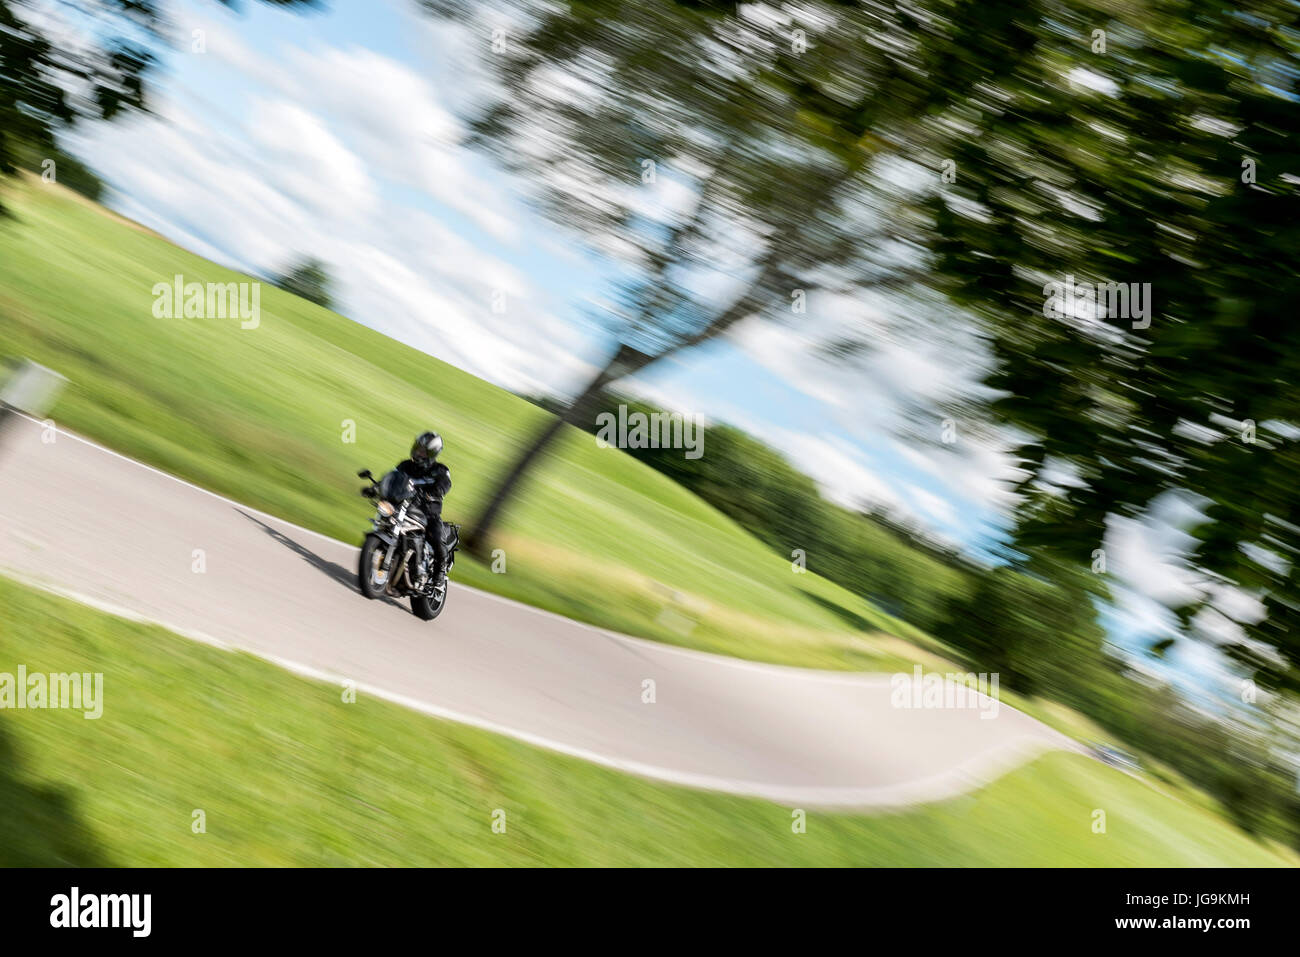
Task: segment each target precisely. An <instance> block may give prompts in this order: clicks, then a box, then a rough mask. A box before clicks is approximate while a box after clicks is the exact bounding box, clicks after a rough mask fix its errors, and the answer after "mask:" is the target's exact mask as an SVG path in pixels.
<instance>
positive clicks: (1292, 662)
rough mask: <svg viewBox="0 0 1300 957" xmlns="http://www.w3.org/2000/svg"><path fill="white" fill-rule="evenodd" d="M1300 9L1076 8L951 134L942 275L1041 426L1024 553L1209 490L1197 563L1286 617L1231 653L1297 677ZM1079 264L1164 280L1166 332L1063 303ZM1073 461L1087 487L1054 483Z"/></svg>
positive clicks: (999, 373)
mask: <svg viewBox="0 0 1300 957" xmlns="http://www.w3.org/2000/svg"><path fill="white" fill-rule="evenodd" d="M1298 28H1300V8H1297V7H1296V5H1295V4H1293V3H1287V2H1275V0H1249V2H1246V3H1244V4H1231V5H1224V4H1220V3H1214V2H1203V0H1177V2H1173V3H1168V4H1163V5H1160V6H1158V7H1152V6H1149V5H1118V6H1116V5H1111V4H1101V3H1095V4H1094V3H1086V2H1085V3H1062V4H1059V5H1057V6H1056V7H1055V8H1054V15H1053V20H1052V22H1051V23H1050V24H1040V25H1039V26H1038V28H1036V29H1035V31H1034V39H1033V43H1034V50H1035V53H1034V56H1033V57H1032V58H1031V59H1030V60H1029V61H1028V62H1027V63H1026V64H1025V66H1024V68H1023V69H1022V70H1021V71H1019V72H1018V73H1017V74H1016V75H1015V76H1013V77H1010V78H1008V80H1007V82H1005V83H1001V84H998V85H997V87H996V89H990V90H989V91H988V93H987V95H986V96H984V97H983V98H982V99H980V100H977V101H975V102H973V103H972V104H971V106H972V109H971V111H970V112H969V114H968V115H967V116H966V117H965V118H964V120H965V124H966V129H969V130H977V131H978V133H979V135H959V136H954V137H953V139H952V143H951V149H950V156H951V158H952V159H954V160H955V161H956V168H957V170H958V174H957V177H956V181H955V183H953V184H952V185H951V186H950V187H948V188H945V189H944V190H941V191H939V192H938V193H937V194H936V196H935V199H934V204H933V212H934V223H935V226H936V229H937V234H936V242H935V243H934V246H935V249H936V250H937V252H938V254H939V259H938V261H937V269H936V273H935V274H936V277H937V278H938V279H939V280H940V283H941V285H942V286H943V287H944V288H945V289H946V290H947V292H948V293H949V294H950V295H952V296H953V297H954V298H956V299H957V300H958V301H960V302H962V303H963V304H965V305H967V306H970V307H972V308H973V309H975V310H976V311H977V312H978V313H979V315H980V316H981V317H982V318H983V319H984V321H985V323H986V326H987V329H988V332H989V335H990V336H991V337H992V340H993V343H994V347H995V350H996V353H997V357H998V360H999V366H998V369H997V370H996V372H995V373H994V375H993V376H992V377H991V379H990V381H989V385H990V386H992V387H993V388H995V389H997V390H999V391H1000V393H1001V396H1002V397H1001V398H1000V399H999V400H998V401H996V402H995V403H993V404H992V407H991V408H990V409H989V410H987V411H988V412H989V414H991V415H993V416H994V417H995V418H997V419H998V420H1000V421H1003V422H1006V423H1009V424H1011V425H1013V426H1016V427H1018V428H1019V429H1021V430H1022V432H1023V433H1024V434H1025V435H1026V436H1027V439H1026V441H1025V443H1024V445H1023V446H1022V447H1021V448H1020V449H1019V454H1020V455H1021V457H1022V459H1023V462H1024V467H1025V469H1026V478H1025V482H1024V489H1025V491H1026V492H1028V493H1030V494H1029V495H1028V499H1027V501H1026V503H1025V507H1024V509H1023V510H1022V513H1021V516H1020V522H1019V527H1018V530H1017V541H1018V543H1019V544H1020V546H1021V548H1022V549H1023V550H1024V551H1025V552H1026V553H1032V552H1035V551H1046V552H1050V553H1052V554H1054V555H1056V556H1057V557H1058V558H1059V559H1061V560H1063V561H1073V562H1076V563H1082V562H1086V561H1087V560H1088V556H1089V555H1090V553H1091V551H1092V549H1094V548H1096V547H1098V546H1099V545H1100V544H1101V541H1102V538H1103V536H1104V534H1105V528H1106V521H1107V518H1108V517H1109V516H1111V515H1115V514H1121V515H1132V514H1135V513H1138V512H1140V511H1142V510H1143V509H1144V508H1146V507H1147V506H1148V505H1150V504H1151V502H1152V501H1153V499H1155V498H1156V497H1157V496H1159V495H1161V494H1162V493H1164V492H1168V491H1171V490H1180V491H1183V492H1186V493H1190V494H1191V495H1192V496H1195V497H1196V499H1197V500H1199V501H1201V502H1204V503H1205V517H1206V522H1205V524H1204V525H1202V526H1201V527H1200V528H1199V529H1197V532H1196V534H1197V537H1198V548H1197V550H1196V553H1195V555H1194V561H1195V564H1196V565H1198V566H1199V568H1200V570H1202V571H1203V572H1204V577H1205V578H1206V580H1207V582H1209V583H1211V584H1216V585H1229V584H1230V585H1235V586H1239V587H1241V588H1244V589H1246V590H1250V591H1254V590H1259V591H1260V592H1261V593H1262V595H1263V596H1264V601H1265V605H1266V608H1267V612H1268V614H1267V617H1266V618H1265V619H1264V620H1263V621H1261V622H1259V623H1258V624H1252V623H1249V622H1247V623H1246V624H1247V631H1248V633H1249V634H1251V635H1252V636H1253V637H1254V638H1255V639H1258V640H1259V641H1260V642H1262V643H1263V644H1251V643H1249V642H1239V643H1235V642H1234V643H1231V644H1230V645H1229V650H1230V651H1231V652H1232V653H1234V654H1235V655H1237V656H1238V657H1239V658H1240V660H1242V661H1243V662H1245V663H1246V664H1247V665H1248V666H1249V667H1250V668H1251V669H1252V670H1254V671H1255V672H1256V675H1257V677H1258V678H1259V679H1260V680H1261V681H1262V682H1264V683H1266V684H1268V685H1272V686H1287V687H1291V688H1300V670H1298V668H1297V666H1298V665H1300V577H1298V572H1297V567H1298V566H1300V485H1298V484H1297V483H1296V481H1295V476H1296V473H1297V469H1300V441H1298V440H1300V429H1297V423H1300V391H1298V390H1297V389H1296V388H1295V386H1294V383H1295V382H1296V381H1297V378H1300V326H1297V324H1296V323H1295V322H1294V321H1293V316H1294V313H1295V303H1296V301H1297V299H1298V298H1300V259H1298V258H1297V256H1296V255H1295V251H1296V249H1297V248H1300V215H1297V213H1298V212H1300V205H1298V204H1300V196H1298V195H1297V189H1298V186H1297V184H1300V123H1298V122H1297V117H1298V113H1297V109H1298V107H1297V100H1298V99H1300V82H1298V77H1300V32H1298ZM1096 29H1104V32H1105V43H1106V47H1105V50H1104V52H1101V51H1099V50H1097V49H1095V48H1094V46H1095V43H1096V41H1095V40H1092V39H1091V38H1092V36H1093V31H1094V30H1096ZM1078 71H1088V75H1087V76H1086V77H1081V76H1080V75H1079V72H1078ZM1067 276H1073V277H1075V280H1076V281H1077V282H1106V281H1113V282H1122V283H1149V284H1150V291H1151V301H1152V302H1153V308H1152V311H1151V315H1150V325H1149V327H1147V328H1143V327H1142V322H1141V321H1140V320H1139V321H1136V322H1135V321H1134V319H1133V317H1131V316H1129V315H1123V314H1121V311H1120V310H1117V309H1109V310H1106V309H1103V310H1102V311H1101V314H1100V315H1098V316H1096V317H1095V318H1093V319H1090V320H1087V319H1072V318H1071V319H1057V318H1049V317H1047V316H1045V315H1044V311H1043V307H1044V300H1045V289H1044V284H1045V282H1048V281H1064V280H1065V279H1066V277H1067ZM1256 432H1257V434H1256ZM1054 465H1055V466H1061V465H1065V466H1067V467H1068V468H1070V469H1071V470H1072V471H1074V472H1075V473H1076V474H1077V476H1078V477H1079V483H1078V485H1077V487H1074V488H1071V489H1069V490H1068V492H1067V494H1063V495H1055V496H1052V495H1046V494H1041V493H1040V492H1037V491H1035V485H1036V484H1037V483H1038V482H1039V479H1040V478H1041V476H1042V475H1043V473H1044V471H1045V470H1046V469H1050V468H1052V467H1053V466H1054ZM1217 594H1218V595H1226V594H1227V591H1226V590H1223V589H1220V590H1219V591H1218V593H1217ZM1215 595H1216V593H1215V592H1213V591H1207V592H1206V596H1205V599H1204V601H1205V602H1206V603H1210V604H1212V603H1213V600H1214V599H1215ZM1201 605H1202V602H1197V603H1195V604H1194V605H1193V606H1191V607H1188V608H1186V609H1182V610H1181V611H1182V615H1183V619H1184V622H1188V621H1190V620H1191V619H1192V617H1193V615H1194V614H1195V613H1196V612H1197V611H1198V610H1199V609H1200V607H1201ZM1219 610H1220V611H1223V612H1224V613H1230V612H1231V610H1232V609H1231V605H1230V604H1229V603H1227V602H1223V603H1222V604H1221V605H1220V606H1219ZM1269 645H1271V646H1272V647H1273V648H1274V649H1276V650H1277V651H1278V652H1280V653H1281V661H1278V660H1277V659H1276V658H1275V657H1274V656H1273V655H1271V654H1270V653H1269V652H1268V648H1267V646H1269Z"/></svg>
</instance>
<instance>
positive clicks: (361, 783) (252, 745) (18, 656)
mask: <svg viewBox="0 0 1300 957" xmlns="http://www.w3.org/2000/svg"><path fill="white" fill-rule="evenodd" d="M20 623H21V624H20ZM18 663H23V664H25V665H26V666H27V668H28V670H29V672H36V671H45V672H49V671H74V670H75V671H90V672H97V671H98V672H103V673H104V675H105V677H104V690H103V714H102V717H100V718H99V719H98V720H93V721H90V720H86V719H85V718H84V717H83V716H82V715H81V713H80V712H74V711H6V712H4V714H3V720H0V806H3V807H4V809H5V812H4V813H3V814H0V866H14V865H31V864H47V865H48V864H65V865H72V864H80V865H160V866H167V865H189V866H241V865H242V866H263V865H265V866H277V865H279V866H283V865H319V866H329V865H351V864H361V865H541V864H545V865H644V864H651V865H755V866H766V865H847V866H860V865H898V866H936V865H954V864H961V865H994V866H1001V865H1020V866H1058V865H1060V866H1063V865H1083V866H1157V865H1189V866H1202V865H1228V866H1236V865H1240V866H1294V865H1295V864H1296V863H1297V860H1296V858H1295V856H1294V855H1293V854H1292V853H1291V852H1289V851H1286V850H1282V849H1279V848H1276V847H1274V846H1271V845H1265V844H1261V843H1256V842H1254V841H1252V840H1251V839H1249V838H1248V837H1246V836H1245V835H1243V834H1242V833H1241V832H1240V831H1238V830H1236V829H1235V828H1233V827H1232V826H1231V825H1229V824H1227V823H1225V822H1224V821H1223V820H1222V819H1221V818H1220V817H1219V816H1218V815H1217V814H1216V813H1214V811H1213V810H1212V809H1210V808H1207V807H1204V806H1201V805H1200V804H1199V803H1198V802H1195V801H1185V800H1181V799H1179V798H1178V797H1177V796H1175V795H1172V794H1169V793H1166V792H1164V791H1157V790H1155V789H1153V788H1152V787H1150V786H1148V785H1147V784H1145V783H1142V782H1140V781H1137V780H1135V779H1133V778H1130V777H1128V776H1127V775H1124V774H1121V773H1120V772H1118V771H1115V770H1112V769H1110V768H1107V767H1104V766H1102V765H1100V764H1098V763H1096V762H1094V761H1089V760H1087V759H1084V758H1081V757H1079V756H1076V755H1065V754H1059V753H1058V754H1054V755H1049V756H1046V757H1044V758H1042V759H1040V760H1038V761H1036V762H1034V763H1033V764H1031V765H1029V766H1027V767H1024V768H1021V769H1020V770H1018V771H1015V772H1013V773H1011V774H1009V775H1006V776H1005V777H1003V778H1001V779H999V780H998V781H997V782H995V783H994V784H992V785H990V786H989V787H986V788H984V789H983V790H981V791H979V792H977V793H975V794H972V795H967V796H965V797H962V798H958V799H955V800H951V801H947V802H944V803H941V804H936V805H931V806H927V807H925V808H921V809H917V810H913V811H909V812H907V813H899V814H887V815H879V816H865V815H854V814H831V813H822V812H817V811H810V812H809V813H808V815H807V832H806V833H804V834H795V833H793V832H792V830H791V809H790V808H787V807H781V806H778V805H775V804H769V803H766V802H763V801H756V800H748V799H743V798H735V797H728V796H725V795H718V794H711V793H704V792H695V791H689V790H685V789H682V788H676V787H670V786H667V785H661V784H657V783H653V782H649V781H643V780H641V779H638V778H633V777H629V776H626V775H623V774H619V773H617V772H614V771H610V770H607V769H604V768H600V767H597V766H594V765H590V764H587V763H585V762H583V761H578V760H574V759H570V758H566V757H562V756H559V755H555V754H552V753H550V752H546V751H541V750H538V749H536V748H532V747H530V746H527V745H524V744H521V743H519V742H517V741H513V740H510V739H507V738H502V737H498V736H496V735H492V734H489V733H487V732H484V731H479V730H476V729H473V728H468V727H464V726H461V725H456V724H452V723H448V722H442V721H437V720H434V719H432V718H427V717H424V716H422V715H418V714H415V713H413V712H411V711H408V710H406V709H404V708H400V707H398V706H396V705H390V704H387V703H385V702H382V701H373V700H368V699H366V698H365V696H364V695H363V696H362V697H361V698H360V700H358V701H356V702H355V703H344V702H343V700H342V695H341V693H340V689H339V688H336V687H333V686H330V685H325V684H320V683H315V682H310V681H306V680H303V679H300V678H297V677H294V676H292V675H290V674H288V673H287V672H284V671H282V670H280V669H278V668H275V667H273V666H271V665H268V664H265V663H263V662H261V661H258V660H257V659H255V658H252V657H249V656H246V655H239V654H231V653H228V652H223V651H219V650H216V649H213V648H209V647H207V646H205V645H201V644H197V643H194V642H191V641H188V640H186V639H183V638H180V637H178V636H176V635H173V634H170V633H169V632H166V631H164V630H162V629H159V628H154V627H148V626H143V625H137V624H132V623H129V622H124V621H121V620H120V619H116V618H113V617H111V616H107V615H104V614H101V613H100V612H97V611H95V610H93V609H89V608H86V607H85V606H82V605H79V604H76V603H74V602H68V601H65V600H63V599H59V598H54V597H52V596H49V595H46V594H44V593H41V592H36V591H32V590H30V589H28V588H25V587H22V586H19V585H17V584H15V583H13V582H11V581H8V580H7V579H3V578H0V672H10V673H12V672H14V671H15V669H16V667H17V664H18ZM1097 809H1100V810H1103V811H1105V813H1106V833H1104V834H1097V833H1093V829H1092V822H1093V813H1094V811H1095V810H1097ZM195 810H201V811H202V812H203V813H204V816H205V826H206V832H205V833H194V831H193V830H192V822H193V820H194V816H193V812H194V811H195ZM498 810H500V811H503V812H504V814H505V824H506V830H505V833H494V832H493V831H492V826H491V825H492V820H493V814H494V812H496V811H498Z"/></svg>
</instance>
